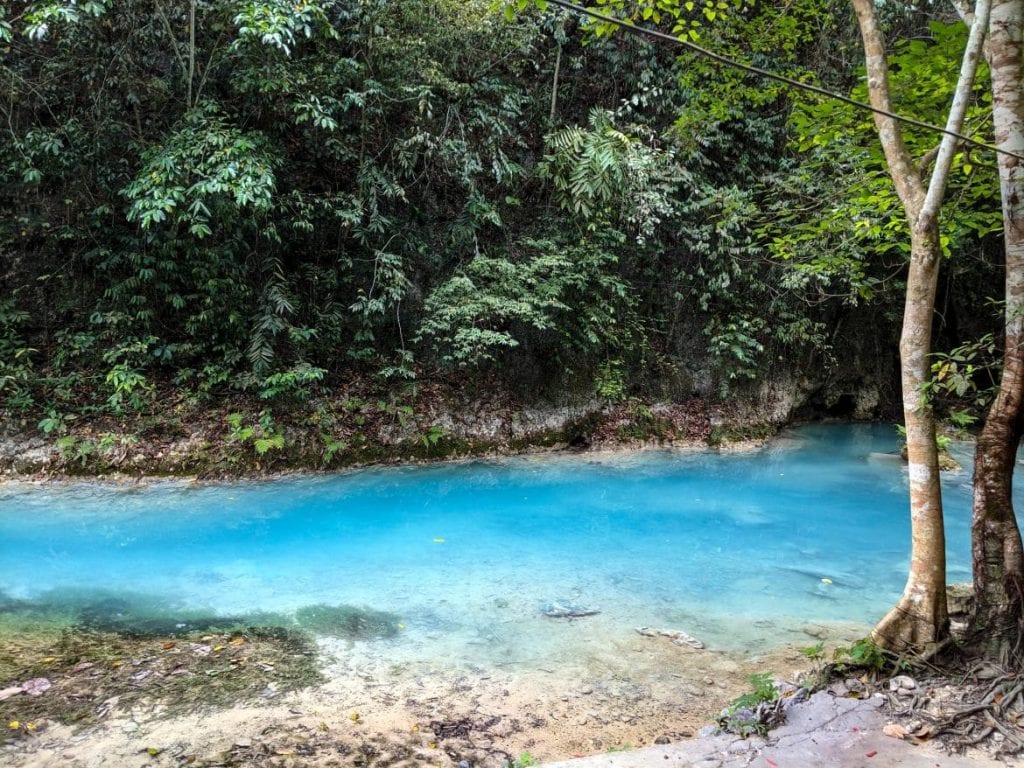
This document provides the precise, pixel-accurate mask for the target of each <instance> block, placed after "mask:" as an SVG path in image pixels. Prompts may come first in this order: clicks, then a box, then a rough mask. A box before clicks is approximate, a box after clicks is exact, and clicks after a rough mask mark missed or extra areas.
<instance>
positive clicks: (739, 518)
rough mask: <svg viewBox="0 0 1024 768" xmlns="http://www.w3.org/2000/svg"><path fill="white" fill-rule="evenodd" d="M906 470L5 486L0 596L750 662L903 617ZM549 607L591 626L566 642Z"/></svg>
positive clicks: (791, 458)
mask: <svg viewBox="0 0 1024 768" xmlns="http://www.w3.org/2000/svg"><path fill="white" fill-rule="evenodd" d="M896 450H897V437H896V433H895V430H894V429H893V428H892V427H889V426H877V425H870V426H869V425H857V426H848V425H810V426H805V427H801V428H799V429H795V430H792V431H789V432H787V433H785V435H784V436H783V437H782V438H781V439H779V440H777V441H775V442H773V443H772V444H771V445H770V446H768V447H766V448H764V449H763V450H759V451H753V452H746V453H731V454H730V453H726V454H718V453H711V452H707V453H705V452H687V453H680V452H671V451H645V452H638V453H614V454H587V455H579V456H541V457H527V458H515V459H500V460H493V461H473V462H468V463H456V464H445V465H433V466H416V467H404V468H392V467H388V468H378V469H367V470H361V471H355V472H349V473H344V474H339V475H332V476H326V477H312V478H310V477H299V478H288V479H282V480H275V481H271V482H247V483H232V484H217V485H186V484H181V483H158V484H154V485H152V486H151V487H148V488H142V489H133V488H120V487H111V486H103V485H95V484H70V485H54V486H44V487H28V486H23V485H12V486H9V487H6V488H0V542H2V545H0V591H2V592H5V593H7V595H9V596H11V597H15V598H21V599H38V598H39V597H40V596H41V595H44V596H45V595H47V594H49V595H50V596H51V597H52V595H54V594H57V595H60V594H66V593H67V592H69V591H70V590H72V589H75V590H91V589H98V590H107V591H110V592H113V593H118V592H120V591H131V592H137V593H145V594H148V595H152V596H155V597H156V599H157V600H158V601H161V602H163V603H164V604H165V605H166V607H168V608H171V609H181V610H193V611H196V610H198V611H207V612H213V613H216V614H220V615H226V616H234V615H239V614H242V613H246V612H251V611H257V610H260V611H274V612H280V613H285V614H289V613H291V612H294V611H295V610H296V609H299V608H301V607H302V606H306V605H310V604H315V603H325V604H332V605H338V604H345V605H355V606H367V607H372V608H373V609H375V610H380V611H388V612H392V613H394V614H396V615H397V616H398V617H399V622H398V625H397V626H399V632H398V634H397V635H395V636H394V637H392V638H390V639H388V640H383V641H380V642H383V643H387V644H389V645H390V646H392V647H393V648H394V649H396V650H397V649H399V648H402V647H404V648H405V649H406V651H407V652H408V653H411V654H413V655H418V656H419V657H420V658H430V657H433V658H437V659H439V660H440V659H458V660H460V661H462V662H464V663H469V664H474V665H478V666H481V667H483V668H486V667H489V666H492V665H494V666H503V665H508V664H524V665H527V666H529V665H540V666H543V665H545V664H553V663H557V662H559V661H562V660H565V659H571V658H575V657H577V656H578V655H579V654H580V653H583V652H585V647H586V646H590V645H595V644H596V645H600V643H602V642H603V639H607V638H614V637H617V636H622V635H624V634H633V630H634V628H636V627H639V626H644V625H647V626H654V627H669V628H675V629H684V630H686V631H687V632H689V633H690V634H692V635H696V636H697V637H699V638H700V639H702V640H703V641H704V642H705V643H706V644H707V645H708V646H709V647H710V648H719V649H722V650H741V649H744V648H748V647H753V646H755V645H757V644H762V643H765V642H773V641H775V642H783V641H786V640H790V639H795V637H796V636H797V635H798V634H799V630H800V628H801V627H803V626H805V625H806V624H807V623H811V622H814V623H821V622H851V623H854V624H862V623H869V622H873V621H875V620H876V619H877V618H879V617H880V615H881V614H882V613H884V611H885V610H886V609H887V608H888V607H889V606H890V605H891V604H892V602H893V601H894V600H895V598H896V597H897V596H898V595H899V593H900V591H901V590H902V587H903V583H904V580H905V576H906V569H907V561H908V550H909V524H908V514H907V500H906V490H905V469H904V468H903V465H902V463H901V462H900V461H898V459H897V458H896V456H895V451H896ZM961 458H962V459H963V458H967V459H969V452H967V454H966V456H965V457H961ZM944 484H945V493H946V496H945V501H946V517H947V525H948V541H949V571H950V581H963V580H968V579H969V577H970V574H969V540H968V537H969V490H970V485H969V484H970V473H969V471H963V472H958V473H947V474H946V475H945V479H944ZM53 590H56V592H53ZM552 601H555V602H562V603H566V602H569V603H572V604H575V605H576V606H579V607H584V608H590V609H596V610H599V611H600V613H599V614H597V615H594V616H589V617H586V618H580V619H576V620H572V621H569V620H566V619H552V618H548V617H546V616H544V615H543V614H542V612H541V609H542V608H543V607H544V606H545V605H546V604H548V603H550V602H552ZM803 639H804V640H807V639H808V638H806V636H804V637H803ZM595 647H596V646H595Z"/></svg>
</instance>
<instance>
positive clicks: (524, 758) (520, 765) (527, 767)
mask: <svg viewBox="0 0 1024 768" xmlns="http://www.w3.org/2000/svg"><path fill="white" fill-rule="evenodd" d="M539 762H540V761H539V760H537V758H535V757H534V756H533V755H531V754H530V753H529V752H522V753H521V754H520V755H519V757H517V758H516V759H515V760H513V761H512V764H511V768H532V766H535V765H538V764H539Z"/></svg>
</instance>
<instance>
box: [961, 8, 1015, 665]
mask: <svg viewBox="0 0 1024 768" xmlns="http://www.w3.org/2000/svg"><path fill="white" fill-rule="evenodd" d="M1022 16H1024V2H1022V0H994V2H993V6H992V14H991V20H990V24H989V41H988V45H987V47H986V54H987V57H988V61H989V68H990V69H991V72H992V115H993V125H994V127H995V141H996V146H998V147H999V148H1000V149H1004V150H1007V151H1008V152H1012V153H1014V154H1024V98H1022V95H1021V87H1022V82H1021V78H1022V74H1024V67H1022V51H1021V48H1022V44H1021V27H1022ZM998 162H999V183H1000V192H1001V194H1002V205H1003V230H1004V241H1005V258H1006V285H1005V300H1006V305H1005V324H1006V330H1005V334H1006V335H1005V344H1004V349H1003V372H1002V378H1001V380H1000V384H999V391H998V393H997V394H996V398H995V401H994V402H993V403H992V407H991V409H990V410H989V413H988V417H987V418H986V419H985V424H984V426H983V427H982V431H981V434H980V435H979V437H978V442H977V446H976V448H975V454H974V504H973V514H972V522H971V539H972V545H971V546H972V554H973V576H974V594H975V613H974V616H973V618H972V622H971V628H970V629H971V636H972V638H973V640H974V642H975V644H976V646H977V647H978V649H979V650H980V651H981V652H982V653H983V654H984V655H985V656H987V657H989V658H993V659H996V660H999V661H1003V662H1006V661H1010V660H1011V657H1019V656H1020V653H1021V650H1022V649H1021V638H1022V628H1024V550H1022V547H1021V536H1020V529H1019V527H1018V525H1017V519H1016V517H1015V515H1014V511H1013V497H1012V493H1011V490H1012V481H1013V469H1014V465H1015V463H1016V454H1017V447H1018V445H1019V444H1020V439H1021V434H1022V431H1024V163H1022V161H1021V160H1018V159H1017V158H1015V157H1010V156H1008V155H1005V154H1000V155H998ZM1012 660H1017V659H1012Z"/></svg>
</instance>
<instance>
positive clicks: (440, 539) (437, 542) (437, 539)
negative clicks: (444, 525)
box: [434, 538, 444, 544]
mask: <svg viewBox="0 0 1024 768" xmlns="http://www.w3.org/2000/svg"><path fill="white" fill-rule="evenodd" d="M434 543H435V544H444V539H442V538H435V539H434Z"/></svg>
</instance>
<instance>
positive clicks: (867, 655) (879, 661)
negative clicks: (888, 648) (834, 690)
mask: <svg viewBox="0 0 1024 768" xmlns="http://www.w3.org/2000/svg"><path fill="white" fill-rule="evenodd" d="M833 659H835V661H836V668H837V669H839V670H841V671H847V670H849V669H852V668H854V669H867V670H868V671H872V672H881V671H882V670H883V669H884V668H885V665H886V656H885V653H884V652H883V651H882V649H880V648H879V647H878V646H877V645H875V644H874V643H873V642H872V641H871V638H867V637H866V638H864V639H862V640H858V641H857V642H855V643H854V644H853V645H851V646H849V647H842V648H836V649H835V651H834V652H833Z"/></svg>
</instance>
